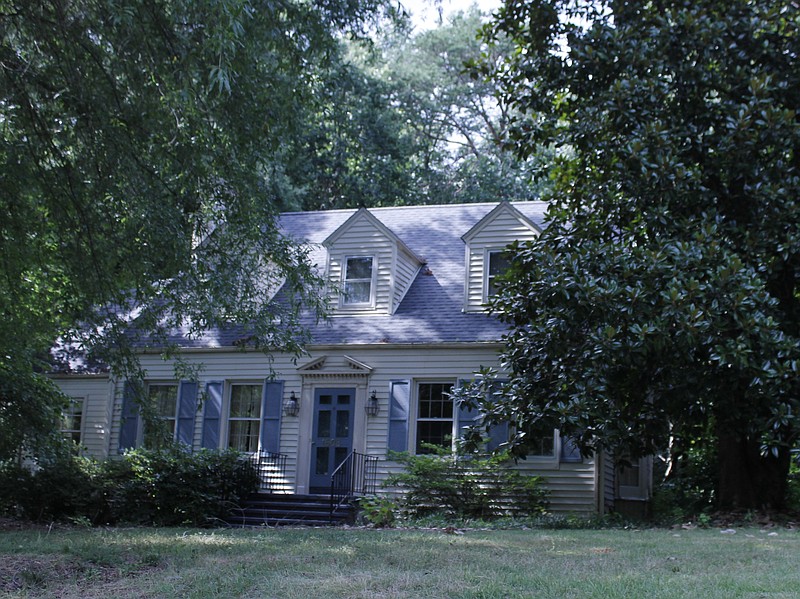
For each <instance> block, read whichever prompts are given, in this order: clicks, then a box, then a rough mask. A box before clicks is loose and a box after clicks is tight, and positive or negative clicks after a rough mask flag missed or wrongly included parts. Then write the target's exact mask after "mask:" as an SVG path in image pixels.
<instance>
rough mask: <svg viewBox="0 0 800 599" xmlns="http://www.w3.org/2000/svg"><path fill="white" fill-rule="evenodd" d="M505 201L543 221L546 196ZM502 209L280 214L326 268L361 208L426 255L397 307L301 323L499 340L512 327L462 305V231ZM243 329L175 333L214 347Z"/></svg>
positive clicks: (323, 342) (192, 343)
mask: <svg viewBox="0 0 800 599" xmlns="http://www.w3.org/2000/svg"><path fill="white" fill-rule="evenodd" d="M501 206H502V204H501ZM507 208H513V209H514V211H515V212H516V213H518V214H519V215H521V216H522V217H523V218H524V219H526V220H527V221H529V222H530V223H531V224H532V225H534V226H535V227H536V228H538V229H540V230H541V228H543V221H544V214H545V211H546V210H547V203H546V202H538V201H537V202H514V203H511V204H508V205H507ZM507 208H504V209H507ZM497 209H498V204H496V203H482V204H446V205H434V206H399V207H390V208H370V209H369V210H365V209H363V208H362V209H358V210H356V209H350V210H330V211H316V212H289V213H284V214H281V215H280V218H279V226H280V228H281V230H282V231H283V233H284V234H285V235H287V236H289V237H291V238H293V239H295V240H297V241H298V242H301V241H302V242H304V243H306V244H308V246H309V248H310V253H309V259H310V260H311V263H312V264H316V265H317V267H318V268H319V270H320V271H321V272H322V271H324V270H325V266H326V261H327V249H326V247H325V245H326V243H327V244H329V243H331V241H333V240H335V239H337V235H336V234H337V231H346V229H347V227H346V224H347V223H348V221H350V222H352V221H351V219H353V218H354V217H356V216H357V215H358V214H359V213H361V214H362V215H364V216H366V215H369V216H366V218H370V219H372V218H374V219H375V221H377V222H378V223H380V226H381V227H382V228H385V230H386V231H387V232H388V233H390V234H391V235H393V236H395V237H396V238H397V239H398V240H399V241H400V242H402V244H403V245H405V246H406V247H407V248H408V250H409V252H410V253H412V255H414V256H416V257H418V258H419V260H420V261H421V262H423V263H426V266H425V267H423V268H422V269H421V270H420V272H419V273H418V274H417V277H416V279H414V281H413V283H412V284H411V286H410V287H409V289H408V292H407V293H406V295H405V297H404V298H403V300H402V302H401V303H400V305H399V306H398V307H397V309H396V311H395V313H394V314H391V315H389V314H347V315H335V316H333V317H332V318H330V319H328V320H327V321H325V322H316V320H315V319H314V318H313V317H312V316H311V315H308V317H307V318H305V319H304V321H303V324H304V325H305V326H307V327H308V329H309V331H310V333H311V339H312V341H311V343H310V346H312V347H313V346H327V345H375V344H377V345H380V344H403V345H405V344H411V345H416V344H443V343H462V342H473V343H474V342H482V343H486V342H496V341H498V340H499V339H500V337H501V336H502V334H503V333H504V332H505V331H506V327H505V326H504V325H503V324H502V323H500V322H499V321H498V320H497V319H495V318H493V317H491V316H488V315H487V314H485V313H483V312H477V313H476V312H472V313H465V312H464V311H463V306H464V284H465V268H466V267H465V264H464V259H465V256H464V254H465V252H464V247H465V242H464V240H463V237H464V236H466V235H467V233H469V232H470V231H472V230H473V229H475V227H476V226H479V225H480V224H481V223H482V222H484V223H485V222H486V221H485V220H484V219H485V218H486V217H487V216H488V215H489V214H490V213H492V211H494V210H497ZM362 211H363V212H362ZM364 213H366V214H364ZM359 218H360V217H359ZM343 227H344V228H343ZM382 230H383V229H382ZM243 337H246V333H245V331H244V327H231V328H230V329H224V330H223V329H217V330H212V331H208V332H207V333H205V334H203V335H201V336H199V337H192V338H188V337H186V336H185V335H183V334H182V333H181V331H175V332H174V335H173V336H171V339H170V341H173V342H175V343H177V344H178V345H180V346H182V347H186V348H215V347H231V346H234V345H237V344H240V343H241V340H242V338H243Z"/></svg>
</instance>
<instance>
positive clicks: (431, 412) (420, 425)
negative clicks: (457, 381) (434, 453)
mask: <svg viewBox="0 0 800 599" xmlns="http://www.w3.org/2000/svg"><path fill="white" fill-rule="evenodd" d="M452 390H453V383H420V384H419V385H418V386H417V453H431V449H429V448H425V447H423V445H424V444H430V445H439V446H440V447H447V448H449V447H450V446H451V444H452V440H453V425H454V419H453V399H452V398H451V397H450V393H451V391H452Z"/></svg>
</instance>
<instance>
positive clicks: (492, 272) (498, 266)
mask: <svg viewBox="0 0 800 599" xmlns="http://www.w3.org/2000/svg"><path fill="white" fill-rule="evenodd" d="M509 266H511V256H510V255H509V253H508V252H507V251H505V250H496V251H489V252H488V253H487V256H486V294H485V296H484V300H487V299H489V298H490V297H491V296H493V295H497V293H498V292H499V291H500V289H499V288H498V286H497V283H496V282H495V280H496V278H497V277H499V276H500V275H502V274H504V273H505V272H506V271H507V270H508V268H509Z"/></svg>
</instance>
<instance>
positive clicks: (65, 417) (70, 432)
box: [61, 397, 83, 445]
mask: <svg viewBox="0 0 800 599" xmlns="http://www.w3.org/2000/svg"><path fill="white" fill-rule="evenodd" d="M82 421H83V398H81V397H70V399H69V405H68V406H67V408H66V409H65V410H64V411H63V412H62V413H61V433H62V434H63V435H64V437H66V438H67V439H69V440H71V441H72V442H73V443H75V444H76V445H80V444H81V422H82Z"/></svg>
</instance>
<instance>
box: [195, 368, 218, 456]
mask: <svg viewBox="0 0 800 599" xmlns="http://www.w3.org/2000/svg"><path fill="white" fill-rule="evenodd" d="M222 389H223V382H222V381H209V382H208V383H206V399H205V402H204V403H205V410H204V412H203V438H202V440H201V442H200V445H201V446H202V447H204V448H205V449H218V448H219V425H220V420H221V416H222Z"/></svg>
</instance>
